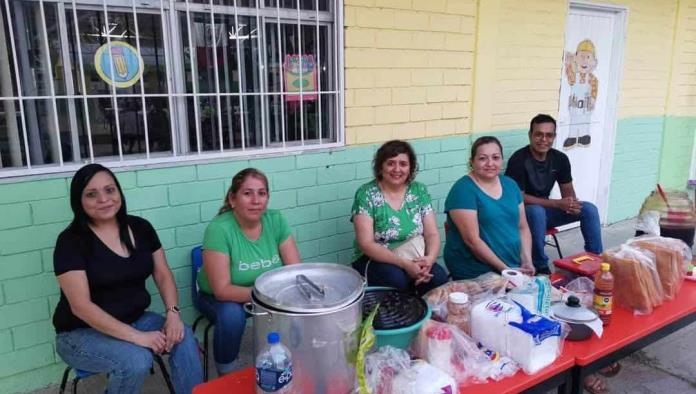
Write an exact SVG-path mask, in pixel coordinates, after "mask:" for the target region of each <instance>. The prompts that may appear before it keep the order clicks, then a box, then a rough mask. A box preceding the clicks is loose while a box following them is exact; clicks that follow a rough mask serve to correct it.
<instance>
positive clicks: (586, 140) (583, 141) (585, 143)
mask: <svg viewBox="0 0 696 394" xmlns="http://www.w3.org/2000/svg"><path fill="white" fill-rule="evenodd" d="M591 142H592V137H590V135H589V134H588V135H583V136H582V137H580V138H578V144H580V145H582V146H588V145H590V143H591Z"/></svg>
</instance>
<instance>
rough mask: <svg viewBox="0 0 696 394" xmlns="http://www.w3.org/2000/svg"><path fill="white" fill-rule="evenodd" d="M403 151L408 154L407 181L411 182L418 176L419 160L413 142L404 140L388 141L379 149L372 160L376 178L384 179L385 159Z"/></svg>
mask: <svg viewBox="0 0 696 394" xmlns="http://www.w3.org/2000/svg"><path fill="white" fill-rule="evenodd" d="M402 153H405V154H406V156H408V162H409V170H408V171H409V172H408V179H407V180H406V183H411V182H412V181H413V180H414V179H415V178H416V173H417V172H418V160H417V159H416V152H414V151H413V148H412V147H411V144H409V143H408V142H406V141H402V140H391V141H387V142H385V143H384V144H383V145H382V146H380V147H379V149H377V152H376V153H375V158H374V160H372V172H373V173H374V175H375V179H377V180H378V181H381V180H382V164H384V162H385V161H387V160H388V159H391V158H392V157H396V156H398V155H400V154H402Z"/></svg>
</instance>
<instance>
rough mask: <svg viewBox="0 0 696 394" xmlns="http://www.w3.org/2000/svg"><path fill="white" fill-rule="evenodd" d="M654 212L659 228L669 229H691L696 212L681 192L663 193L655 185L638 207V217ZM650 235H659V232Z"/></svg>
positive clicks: (695, 221) (695, 222)
mask: <svg viewBox="0 0 696 394" xmlns="http://www.w3.org/2000/svg"><path fill="white" fill-rule="evenodd" d="M649 211H654V212H657V213H658V214H659V226H660V227H670V228H693V227H694V226H695V225H696V212H694V205H693V203H692V201H691V200H690V199H689V195H688V194H687V193H686V192H683V191H664V190H662V188H661V187H660V185H657V187H656V189H655V190H654V191H653V192H652V193H650V195H649V196H648V197H647V198H646V199H645V201H644V202H643V205H642V206H641V207H640V215H639V216H644V215H645V214H646V213H647V212H649ZM650 234H655V235H660V233H659V232H657V233H654V232H652V231H651V232H650Z"/></svg>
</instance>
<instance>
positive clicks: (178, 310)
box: [167, 305, 180, 315]
mask: <svg viewBox="0 0 696 394" xmlns="http://www.w3.org/2000/svg"><path fill="white" fill-rule="evenodd" d="M169 312H174V313H176V314H177V315H178V314H179V312H180V309H179V307H178V306H177V305H172V306H170V307H169V308H167V313H169Z"/></svg>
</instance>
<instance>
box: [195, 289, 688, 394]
mask: <svg viewBox="0 0 696 394" xmlns="http://www.w3.org/2000/svg"><path fill="white" fill-rule="evenodd" d="M693 321H696V282H689V281H685V282H684V285H683V286H682V288H681V290H680V291H679V293H678V294H677V296H676V297H675V299H674V300H671V301H666V302H665V303H663V304H662V305H661V306H659V307H657V308H655V310H654V311H653V313H652V314H650V315H647V316H636V315H634V314H633V312H632V311H629V310H626V309H623V308H619V307H616V308H614V316H613V317H612V322H611V324H609V325H608V326H606V327H605V328H604V333H603V335H602V338H597V337H595V336H593V337H592V338H591V339H589V340H587V341H581V342H570V341H566V342H565V343H564V345H563V346H564V347H563V353H562V354H561V355H560V356H559V357H558V359H556V361H554V363H553V364H551V365H549V366H548V367H546V368H544V369H542V370H541V371H539V372H538V373H536V374H534V375H527V374H525V373H524V372H521V371H520V372H518V373H517V374H515V375H514V376H512V377H509V378H506V379H503V380H501V381H498V382H489V383H484V384H477V385H472V386H467V387H461V390H460V391H461V392H462V393H464V394H477V393H480V394H490V393H496V394H498V393H500V394H506V393H519V392H521V391H525V390H533V391H540V392H544V391H548V390H549V389H552V388H554V387H558V392H559V393H561V392H566V391H569V390H570V391H572V392H573V393H578V394H579V393H582V379H583V377H585V376H587V375H588V374H590V373H593V372H595V371H597V370H598V369H600V368H603V367H605V366H607V365H609V364H610V363H612V362H614V361H617V360H620V359H622V358H624V357H626V356H627V355H629V354H631V353H633V352H635V351H636V350H639V349H642V348H643V347H645V346H647V345H649V344H651V343H653V342H655V341H657V340H658V339H661V338H663V337H665V336H667V335H669V334H671V333H673V332H674V331H676V330H678V329H680V328H682V327H684V326H686V325H688V324H690V323H691V322H693ZM254 383H255V375H254V369H253V368H252V367H249V368H246V369H243V370H241V371H238V372H236V373H233V374H229V375H226V376H223V377H220V378H217V379H214V380H211V381H209V382H206V383H203V384H200V385H198V386H196V387H195V388H194V389H193V393H194V394H218V393H220V394H223V393H224V394H226V393H230V392H234V393H235V394H253V393H254Z"/></svg>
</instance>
